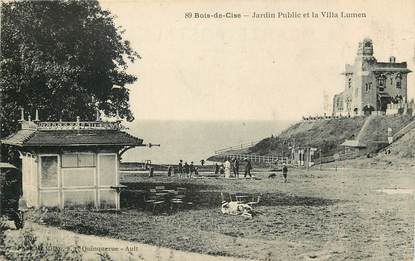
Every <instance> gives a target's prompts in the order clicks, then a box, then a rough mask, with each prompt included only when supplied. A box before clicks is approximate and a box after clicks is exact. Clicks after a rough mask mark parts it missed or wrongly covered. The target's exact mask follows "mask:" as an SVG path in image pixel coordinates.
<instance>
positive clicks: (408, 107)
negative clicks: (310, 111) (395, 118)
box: [333, 38, 413, 117]
mask: <svg viewBox="0 0 415 261" xmlns="http://www.w3.org/2000/svg"><path fill="white" fill-rule="evenodd" d="M410 72H411V71H410V70H409V69H408V68H407V64H406V62H396V58H395V57H393V56H391V57H390V58H389V62H378V61H377V60H376V58H375V57H374V56H373V43H372V40H370V39H367V38H366V39H364V40H363V41H362V42H360V43H359V48H358V51H357V56H356V58H355V61H354V63H353V64H352V65H350V64H346V68H345V71H344V73H343V75H344V76H345V87H344V91H343V92H341V93H339V94H336V95H334V98H333V115H334V116H351V117H353V116H361V115H370V114H379V115H384V114H397V113H412V111H413V102H411V103H409V104H408V100H407V99H408V97H407V74H408V73H410Z"/></svg>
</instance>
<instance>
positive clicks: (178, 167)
mask: <svg viewBox="0 0 415 261" xmlns="http://www.w3.org/2000/svg"><path fill="white" fill-rule="evenodd" d="M177 172H178V173H179V177H180V178H181V177H182V176H183V160H180V162H179V165H178V166H177Z"/></svg>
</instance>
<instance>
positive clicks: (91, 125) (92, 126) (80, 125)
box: [22, 121, 123, 130]
mask: <svg viewBox="0 0 415 261" xmlns="http://www.w3.org/2000/svg"><path fill="white" fill-rule="evenodd" d="M22 128H26V129H37V130H120V129H122V128H123V126H122V125H121V123H120V122H119V121H116V122H103V121H82V122H81V121H57V122H36V123H35V122H33V121H25V122H22Z"/></svg>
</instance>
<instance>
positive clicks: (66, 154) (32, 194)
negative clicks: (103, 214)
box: [1, 117, 144, 209]
mask: <svg viewBox="0 0 415 261" xmlns="http://www.w3.org/2000/svg"><path fill="white" fill-rule="evenodd" d="M36 118H37V117H36ZM21 125H22V127H21V130H19V131H17V132H16V133H14V134H12V135H10V136H9V137H7V138H5V139H3V140H1V142H2V143H4V144H8V145H11V146H15V147H16V148H17V149H18V151H19V153H20V157H21V160H22V186H23V198H24V199H25V200H26V202H27V205H28V206H29V207H35V208H39V207H43V206H45V207H58V208H95V209H119V208H120V198H119V195H120V193H119V190H120V187H122V186H120V183H119V179H120V174H119V161H120V157H121V155H122V154H123V153H124V152H125V151H127V150H128V149H130V148H133V147H136V146H144V145H143V140H142V139H139V138H136V137H133V136H131V135H129V134H128V133H126V132H124V131H122V128H123V127H122V125H121V124H120V121H115V122H104V121H101V120H97V121H91V122H81V121H80V119H79V117H77V121H75V122H62V121H60V122H40V121H38V120H34V121H31V120H30V118H29V119H28V120H24V119H23V117H22V120H21Z"/></svg>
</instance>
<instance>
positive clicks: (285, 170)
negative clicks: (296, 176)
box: [282, 163, 288, 183]
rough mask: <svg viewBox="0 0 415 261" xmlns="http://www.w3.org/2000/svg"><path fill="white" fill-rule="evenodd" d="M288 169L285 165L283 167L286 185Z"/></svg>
mask: <svg viewBox="0 0 415 261" xmlns="http://www.w3.org/2000/svg"><path fill="white" fill-rule="evenodd" d="M287 175H288V168H287V165H285V163H284V164H283V166H282V176H283V177H284V183H287Z"/></svg>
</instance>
